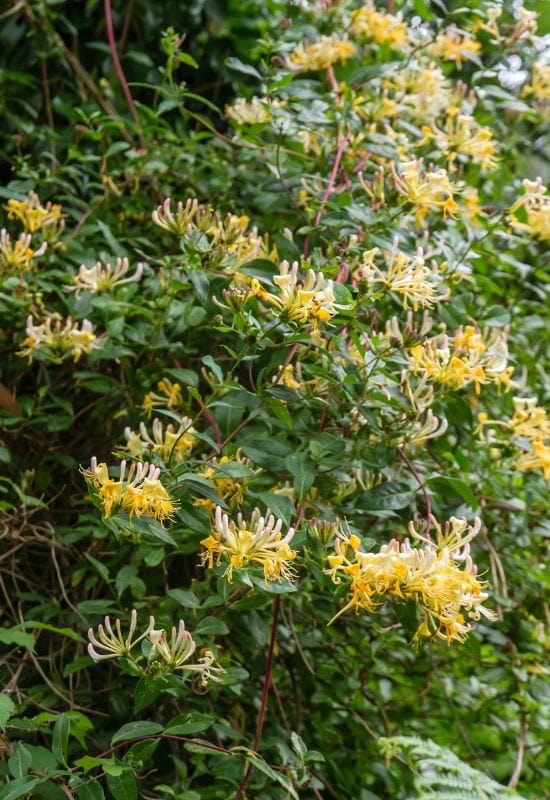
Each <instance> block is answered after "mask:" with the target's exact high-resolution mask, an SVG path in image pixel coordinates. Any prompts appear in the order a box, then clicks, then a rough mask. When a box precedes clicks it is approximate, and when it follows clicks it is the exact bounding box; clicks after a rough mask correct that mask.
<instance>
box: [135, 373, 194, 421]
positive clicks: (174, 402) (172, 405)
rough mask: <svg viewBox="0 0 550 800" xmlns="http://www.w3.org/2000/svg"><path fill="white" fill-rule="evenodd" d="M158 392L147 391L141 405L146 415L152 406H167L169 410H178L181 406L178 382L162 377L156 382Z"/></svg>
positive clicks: (148, 414) (150, 411)
mask: <svg viewBox="0 0 550 800" xmlns="http://www.w3.org/2000/svg"><path fill="white" fill-rule="evenodd" d="M157 389H158V392H160V394H159V393H158V392H147V394H146V395H145V397H144V398H143V402H142V404H141V407H142V409H143V411H144V412H145V413H146V414H147V416H148V417H150V416H151V414H152V413H153V409H154V408H167V409H168V410H169V411H178V410H180V409H182V408H183V405H184V403H183V394H182V389H181V386H180V385H179V383H172V381H171V380H170V379H169V378H162V379H161V380H160V381H158V383H157Z"/></svg>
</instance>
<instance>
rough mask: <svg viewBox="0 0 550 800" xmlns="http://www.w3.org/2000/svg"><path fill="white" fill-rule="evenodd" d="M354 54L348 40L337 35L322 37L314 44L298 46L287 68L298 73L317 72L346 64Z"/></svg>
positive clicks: (291, 55)
mask: <svg viewBox="0 0 550 800" xmlns="http://www.w3.org/2000/svg"><path fill="white" fill-rule="evenodd" d="M354 54H355V48H354V46H353V44H352V43H351V42H349V41H348V40H347V39H345V38H340V37H339V36H336V35H334V36H322V37H321V38H320V39H318V40H317V41H316V42H313V44H305V43H303V42H301V43H300V44H299V45H297V46H296V47H295V48H294V50H293V51H292V53H291V54H290V58H289V59H288V61H287V66H288V67H289V68H290V69H292V70H296V71H302V72H316V71H318V70H322V69H327V67H330V66H332V65H333V64H336V63H337V62H338V61H343V62H344V63H345V62H346V61H347V60H348V58H352V57H353V55H354Z"/></svg>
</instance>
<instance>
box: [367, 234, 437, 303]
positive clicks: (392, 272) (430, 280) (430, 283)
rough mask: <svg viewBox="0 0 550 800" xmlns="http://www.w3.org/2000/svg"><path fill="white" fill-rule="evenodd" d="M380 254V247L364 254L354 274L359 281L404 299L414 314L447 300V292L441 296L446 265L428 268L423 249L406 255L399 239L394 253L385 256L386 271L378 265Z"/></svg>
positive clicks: (395, 241)
mask: <svg viewBox="0 0 550 800" xmlns="http://www.w3.org/2000/svg"><path fill="white" fill-rule="evenodd" d="M380 254H381V250H380V248H378V247H374V248H372V250H367V251H366V252H365V253H363V259H362V263H361V265H360V266H359V267H357V269H356V270H355V271H354V273H353V277H354V279H355V280H356V281H359V282H364V283H366V284H367V286H369V287H373V288H374V289H375V290H376V291H379V290H383V291H389V292H394V293H395V294H397V295H398V296H399V297H400V298H401V301H402V304H403V308H404V309H405V310H407V309H408V308H409V306H412V308H413V310H414V311H417V310H418V309H419V308H433V306H434V305H435V304H436V303H439V302H441V301H442V300H446V299H447V297H448V292H443V293H442V294H438V292H439V291H440V290H441V288H442V283H443V274H442V272H443V270H442V266H443V265H442V266H441V267H440V266H438V265H437V264H436V263H435V262H433V263H432V266H431V267H429V266H428V265H427V264H426V260H425V258H424V252H423V250H422V248H421V247H419V248H418V250H417V252H416V255H415V256H412V257H411V256H407V255H405V254H404V253H402V252H401V251H400V250H399V241H398V239H397V238H396V239H395V240H394V246H393V249H392V250H391V252H390V253H385V254H384V257H385V262H386V263H385V269H381V268H380V267H379V266H377V264H376V258H377V256H379V255H380Z"/></svg>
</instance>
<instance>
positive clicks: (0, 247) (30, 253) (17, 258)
mask: <svg viewBox="0 0 550 800" xmlns="http://www.w3.org/2000/svg"><path fill="white" fill-rule="evenodd" d="M31 245H32V239H31V234H30V233H22V234H21V235H20V236H19V238H18V239H15V240H14V241H13V242H12V240H11V237H10V235H9V233H8V232H7V230H6V229H5V228H2V230H0V267H1V268H2V272H5V273H8V274H9V273H11V272H18V271H21V270H27V269H30V268H31V267H32V262H33V259H34V258H36V256H41V255H43V254H44V253H45V252H46V248H47V244H46V242H42V244H41V245H40V247H38V248H37V249H36V250H34V249H33V247H32V246H31Z"/></svg>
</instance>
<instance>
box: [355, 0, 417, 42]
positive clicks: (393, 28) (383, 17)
mask: <svg viewBox="0 0 550 800" xmlns="http://www.w3.org/2000/svg"><path fill="white" fill-rule="evenodd" d="M351 30H352V31H353V33H354V34H356V35H358V36H366V37H368V38H369V39H372V41H374V42H376V43H377V44H384V43H386V42H387V43H388V44H389V45H390V47H393V48H394V49H395V50H398V49H400V48H403V45H405V44H406V43H407V26H406V25H405V23H404V22H403V20H402V18H401V16H400V15H397V16H396V15H394V14H387V13H385V12H384V11H377V10H376V8H375V6H374V3H373V2H370V3H369V4H368V5H365V6H362V7H361V8H358V9H357V10H356V11H354V12H353V14H352V16H351Z"/></svg>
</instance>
